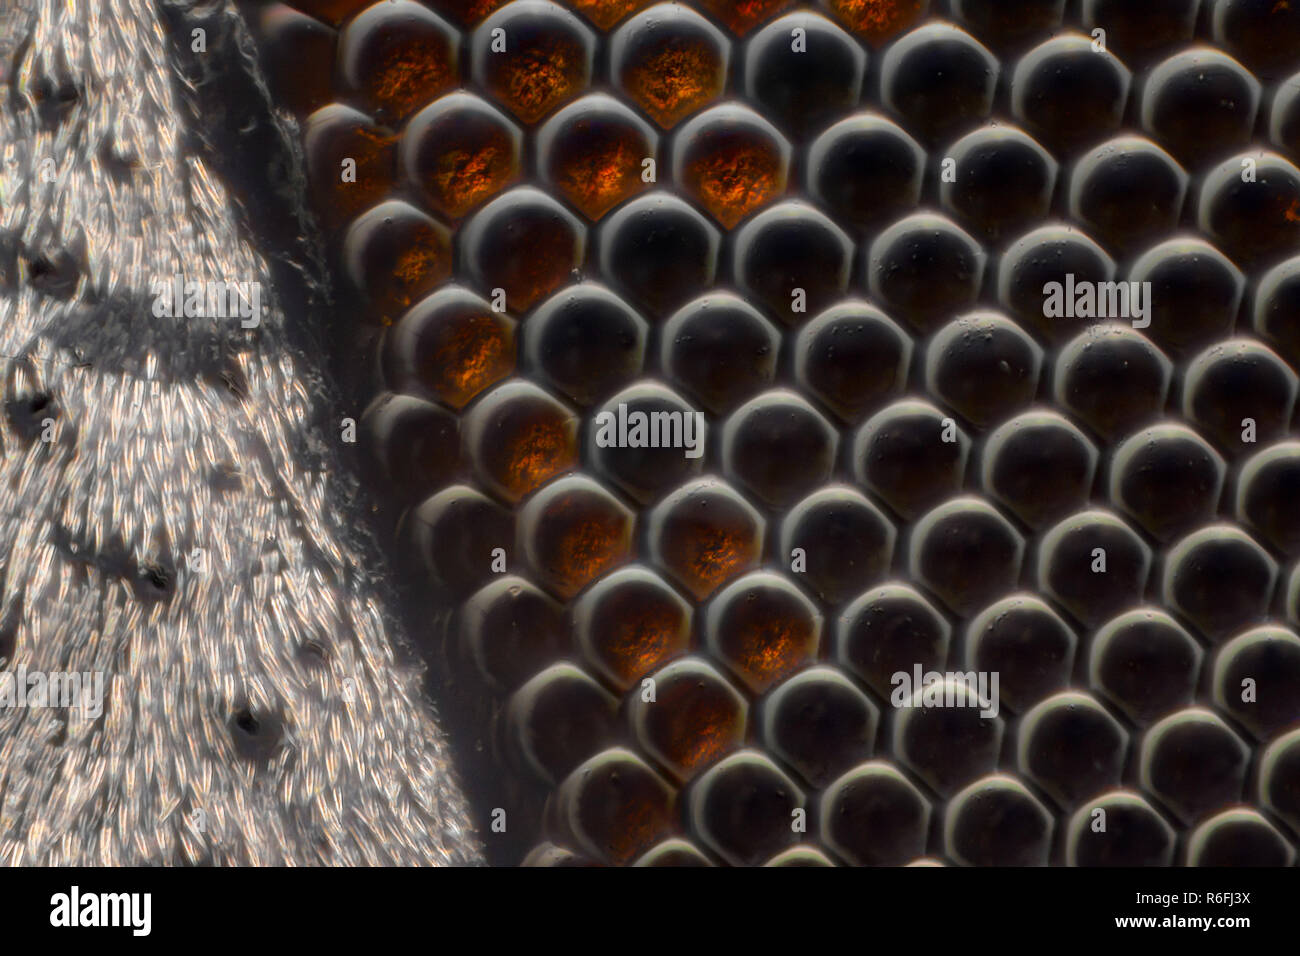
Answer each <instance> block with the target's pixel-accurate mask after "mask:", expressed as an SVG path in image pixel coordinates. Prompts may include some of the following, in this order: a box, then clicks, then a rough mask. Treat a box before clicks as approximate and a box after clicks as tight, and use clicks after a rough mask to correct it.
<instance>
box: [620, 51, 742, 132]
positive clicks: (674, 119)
mask: <svg viewBox="0 0 1300 956" xmlns="http://www.w3.org/2000/svg"><path fill="white" fill-rule="evenodd" d="M621 79H622V83H623V87H624V89H626V90H627V92H628V94H629V95H630V96H631V97H632V98H633V99H634V100H636V102H637V103H638V104H639V105H640V106H641V108H642V109H643V110H645V111H646V112H647V113H649V114H650V117H651V118H652V119H653V120H654V121H655V122H656V123H658V124H659V125H660V126H662V127H663V128H664V129H669V128H671V127H673V126H675V125H676V124H677V123H679V122H680V121H681V120H683V119H684V118H685V117H687V116H689V115H690V114H691V113H693V112H695V111H696V110H697V109H699V108H700V107H702V106H704V105H706V104H708V103H709V102H710V101H711V100H713V99H715V98H716V97H717V96H719V95H720V94H721V93H722V89H723V85H724V83H725V79H726V78H725V76H724V75H723V64H722V59H721V57H720V56H719V55H718V53H717V51H716V50H714V49H712V48H711V47H709V46H707V45H706V44H703V43H696V42H692V41H690V40H686V39H679V38H669V39H667V40H665V42H664V43H663V44H662V45H661V46H659V47H658V48H657V49H655V50H653V51H652V52H650V53H647V54H644V55H642V56H640V57H638V58H637V59H636V60H635V61H634V62H632V63H629V64H628V65H627V66H626V67H625V68H624V70H623V75H622V78H621Z"/></svg>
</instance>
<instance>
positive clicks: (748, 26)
mask: <svg viewBox="0 0 1300 956" xmlns="http://www.w3.org/2000/svg"><path fill="white" fill-rule="evenodd" d="M699 3H700V6H701V7H703V8H704V9H705V10H707V11H708V12H709V13H711V14H713V16H715V17H717V18H718V19H719V20H721V21H722V22H723V23H725V24H726V25H727V28H728V29H729V30H731V32H732V33H734V34H736V35H737V36H744V35H745V34H746V33H748V32H749V31H750V30H752V29H754V27H756V26H758V25H759V24H760V23H763V22H765V21H767V20H770V19H772V17H774V16H776V14H778V13H780V12H781V11H782V10H785V9H786V8H788V7H792V6H794V0H699Z"/></svg>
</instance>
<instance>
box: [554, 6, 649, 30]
mask: <svg viewBox="0 0 1300 956" xmlns="http://www.w3.org/2000/svg"><path fill="white" fill-rule="evenodd" d="M654 2H655V0H566V5H567V6H568V7H570V8H572V9H574V10H576V11H577V12H578V13H581V14H582V15H583V16H584V17H586V18H587V19H588V20H590V21H591V22H592V23H594V24H595V25H596V26H597V27H599V28H600V29H602V30H608V29H610V28H611V27H613V26H614V25H615V24H617V23H618V22H619V21H620V20H622V19H624V18H625V17H627V16H628V15H630V14H633V13H636V12H637V11H638V10H640V9H642V8H644V7H648V6H650V4H652V3H654Z"/></svg>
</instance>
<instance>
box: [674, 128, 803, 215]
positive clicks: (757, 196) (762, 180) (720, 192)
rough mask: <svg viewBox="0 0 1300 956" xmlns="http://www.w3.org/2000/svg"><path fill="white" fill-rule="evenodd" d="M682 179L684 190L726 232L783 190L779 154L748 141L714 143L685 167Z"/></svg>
mask: <svg viewBox="0 0 1300 956" xmlns="http://www.w3.org/2000/svg"><path fill="white" fill-rule="evenodd" d="M683 178H684V180H685V183H684V184H685V186H686V187H687V189H689V190H690V191H691V192H692V193H694V194H695V195H696V196H697V197H698V199H699V201H700V202H701V203H702V204H703V205H704V207H705V208H706V209H708V211H709V212H710V213H712V214H713V217H714V218H715V219H717V220H718V222H720V223H721V224H722V225H723V226H725V227H726V228H728V229H732V228H734V227H735V226H736V225H737V223H739V222H740V221H741V220H742V219H744V218H745V217H746V216H747V215H749V214H750V213H751V212H753V211H754V210H755V209H757V208H759V207H760V206H762V205H764V204H766V203H768V202H770V201H771V200H772V199H774V198H776V197H777V196H779V195H780V194H781V193H782V192H783V191H784V190H785V172H784V169H783V165H782V162H781V157H780V154H779V153H778V152H777V150H776V148H775V147H774V146H772V145H770V144H767V143H761V142H755V141H753V140H751V139H742V138H735V139H728V140H727V141H725V142H721V143H718V144H716V145H715V146H714V148H712V149H710V150H709V151H708V152H706V153H705V154H704V155H701V156H699V157H698V158H696V159H695V160H694V161H693V162H690V163H689V164H688V165H687V167H686V169H685V175H684V177H683Z"/></svg>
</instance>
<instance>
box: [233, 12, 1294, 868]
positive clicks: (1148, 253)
mask: <svg viewBox="0 0 1300 956" xmlns="http://www.w3.org/2000/svg"><path fill="white" fill-rule="evenodd" d="M250 6H253V7H256V9H257V16H255V17H253V18H252V19H251V22H253V23H254V25H255V32H256V33H257V36H258V39H259V43H260V44H261V47H262V52H263V57H264V60H265V62H266V64H267V71H268V75H269V76H270V78H271V81H272V84H273V89H274V91H275V93H276V95H277V96H278V97H279V101H280V103H281V104H282V105H283V106H284V107H285V108H286V109H288V110H291V111H292V112H293V113H294V114H295V115H296V117H297V119H298V122H299V124H300V128H301V131H302V141H303V147H304V150H305V155H306V160H307V170H308V176H309V189H310V196H311V198H312V202H313V203H314V211H315V214H316V217H317V220H318V222H319V223H320V225H321V230H322V235H323V238H324V242H325V247H326V253H327V255H328V256H329V258H330V262H331V263H332V265H333V269H334V275H335V276H336V277H337V279H338V282H337V290H336V292H337V296H338V309H337V314H338V322H337V325H338V328H337V329H336V330H335V332H336V334H337V335H339V336H340V337H341V339H342V341H343V342H345V343H346V346H347V353H348V354H349V355H350V356H351V358H350V360H349V363H348V365H349V366H350V368H351V370H352V371H353V372H354V375H353V380H352V382H351V384H352V385H353V386H354V387H355V389H356V391H357V394H358V395H359V396H360V398H359V400H358V402H359V410H358V415H357V417H358V419H359V421H360V432H361V441H360V443H359V444H358V450H359V453H360V455H361V456H362V459H363V464H364V466H365V467H366V468H367V469H368V470H369V471H370V473H371V474H372V475H373V480H374V482H375V483H376V486H377V488H378V489H379V494H378V497H379V498H380V499H381V509H382V511H383V513H384V516H385V520H386V521H388V523H389V526H390V527H391V528H392V529H393V541H394V542H395V547H397V548H399V549H400V552H401V555H402V557H403V559H404V562H405V564H404V569H405V570H404V571H403V573H404V574H406V575H407V578H406V579H405V582H406V586H407V587H409V588H411V589H413V590H415V591H418V592H423V593H427V594H429V595H433V596H436V598H437V600H438V601H440V602H441V603H442V606H444V607H447V608H450V609H451V612H450V613H449V614H448V615H445V616H443V617H430V619H429V621H428V626H427V630H426V632H425V633H423V634H422V635H421V641H422V647H421V650H422V651H423V652H424V653H425V655H426V656H427V657H428V658H429V659H430V660H436V661H437V662H438V666H439V667H441V668H443V669H445V671H446V672H447V673H448V674H449V675H450V680H451V682H452V683H453V684H455V685H456V686H457V687H459V688H460V689H461V696H462V697H463V698H465V699H468V700H469V701H470V703H469V704H467V705H465V706H466V708H467V710H468V712H469V716H468V717H466V718H464V719H463V720H461V722H460V726H462V727H470V728H475V730H474V733H475V734H477V735H479V737H480V744H481V746H482V747H484V748H485V750H486V752H487V753H486V757H485V759H486V760H487V761H489V762H490V763H491V764H492V765H493V766H495V767H498V768H500V769H499V772H497V773H494V774H492V775H491V779H488V780H486V781H479V782H478V783H475V782H474V781H471V788H470V789H471V794H472V795H473V796H475V798H476V801H477V803H478V804H479V806H478V808H477V809H478V815H479V819H480V824H481V826H482V830H483V834H484V838H485V841H486V842H487V843H488V845H489V852H490V853H495V859H496V861H497V862H500V863H519V862H524V863H527V864H529V865H550V866H570V865H592V864H597V865H643V866H696V865H771V866H820V865H903V864H908V863H921V864H925V865H930V864H933V863H935V862H940V863H946V864H952V865H1024V866H1035V865H1049V864H1051V865H1076V866H1099V865H1101V866H1104V865H1156V866H1161V865H1193V866H1198V865H1199V866H1204V865H1212V866H1215V865H1259V864H1265V865H1289V864H1293V863H1294V861H1295V859H1296V851H1297V847H1298V846H1300V798H1298V797H1297V794H1300V563H1298V561H1297V559H1300V518H1298V517H1297V515H1300V504H1298V503H1300V433H1298V432H1297V423H1296V420H1295V411H1296V408H1295V407H1296V398H1297V369H1298V368H1300V168H1297V164H1298V163H1300V5H1297V4H1288V3H1257V2H1245V0H1170V2H1159V3H1149V4H1148V3H1131V2H1119V0H1116V2H1110V0H1081V2H1070V3H1066V2H1065V0H997V2H984V0H933V2H917V0H820V2H818V3H815V4H814V3H797V2H794V0H692V2H679V3H655V2H653V0H558V2H552V0H509V2H507V0H419V2H417V0H381V2H377V3H369V2H365V0H288V2H286V3H278V2H267V3H250ZM1053 290H1055V291H1053ZM1094 293H1095V294H1094ZM1053 297H1055V298H1056V299H1057V301H1056V303H1055V305H1054V304H1053V302H1052V299H1053ZM932 672H933V674H934V679H933V680H930V679H928V678H923V675H929V674H931V673H932ZM967 673H969V674H970V675H971V676H972V677H975V676H976V675H978V676H979V677H980V678H981V679H982V678H983V677H988V678H989V682H990V683H989V686H988V687H986V686H985V685H984V684H977V683H976V682H975V681H970V682H967V681H965V680H963V678H962V676H961V675H962V674H967ZM994 678H996V682H995V683H994V682H993V681H994ZM916 679H921V681H920V683H919V684H918V683H917V680H916ZM471 773H472V771H471ZM506 821H508V822H506ZM498 822H499V823H500V824H501V826H500V827H498V826H497V824H498ZM494 847H495V849H494Z"/></svg>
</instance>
